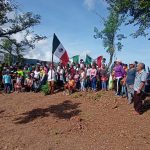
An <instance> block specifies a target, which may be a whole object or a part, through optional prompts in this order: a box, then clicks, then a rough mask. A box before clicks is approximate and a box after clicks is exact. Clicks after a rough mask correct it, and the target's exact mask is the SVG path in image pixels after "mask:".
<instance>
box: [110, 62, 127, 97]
mask: <svg viewBox="0 0 150 150" xmlns="http://www.w3.org/2000/svg"><path fill="white" fill-rule="evenodd" d="M121 63H122V62H121V60H116V66H115V67H114V69H113V71H114V79H115V91H116V95H118V96H120V94H121V89H122V85H121V80H122V79H123V77H124V75H125V71H124V69H123V67H122V65H121Z"/></svg>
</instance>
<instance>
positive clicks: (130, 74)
mask: <svg viewBox="0 0 150 150" xmlns="http://www.w3.org/2000/svg"><path fill="white" fill-rule="evenodd" d="M135 75H136V69H135V66H134V63H130V64H129V69H128V71H127V77H126V87H127V98H128V104H131V103H132V99H133V95H134V88H133V87H134V80H135Z"/></svg>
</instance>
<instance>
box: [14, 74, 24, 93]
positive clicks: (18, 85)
mask: <svg viewBox="0 0 150 150" xmlns="http://www.w3.org/2000/svg"><path fill="white" fill-rule="evenodd" d="M21 83H22V77H21V75H20V74H17V78H16V83H15V86H14V87H15V92H18V93H19V92H21V90H22V84H21Z"/></svg>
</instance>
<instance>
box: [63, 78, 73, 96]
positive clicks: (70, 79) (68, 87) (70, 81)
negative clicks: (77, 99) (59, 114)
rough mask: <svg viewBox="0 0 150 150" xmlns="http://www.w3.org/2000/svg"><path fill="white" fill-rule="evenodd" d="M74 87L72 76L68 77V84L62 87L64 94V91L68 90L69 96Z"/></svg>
mask: <svg viewBox="0 0 150 150" xmlns="http://www.w3.org/2000/svg"><path fill="white" fill-rule="evenodd" d="M75 86H76V84H75V80H74V79H73V77H72V76H69V81H68V83H66V84H65V87H64V89H65V92H66V90H68V91H69V95H70V94H72V93H73V90H75Z"/></svg>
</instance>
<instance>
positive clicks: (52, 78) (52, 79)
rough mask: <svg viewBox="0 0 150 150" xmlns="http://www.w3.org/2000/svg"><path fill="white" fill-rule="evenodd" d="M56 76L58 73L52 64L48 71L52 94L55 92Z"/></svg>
mask: <svg viewBox="0 0 150 150" xmlns="http://www.w3.org/2000/svg"><path fill="white" fill-rule="evenodd" d="M55 76H56V73H55V71H54V67H53V65H51V66H50V69H49V71H48V84H49V90H50V93H51V94H54V84H55Z"/></svg>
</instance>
